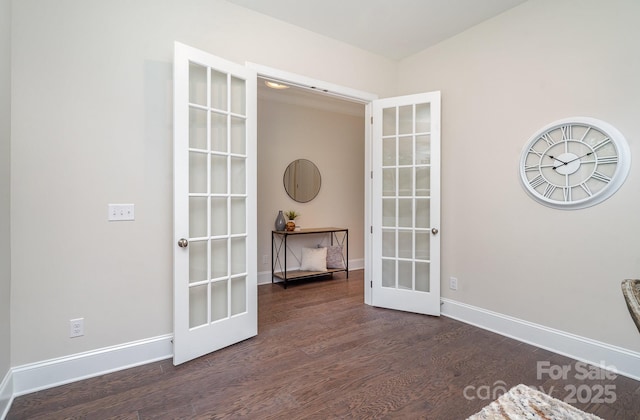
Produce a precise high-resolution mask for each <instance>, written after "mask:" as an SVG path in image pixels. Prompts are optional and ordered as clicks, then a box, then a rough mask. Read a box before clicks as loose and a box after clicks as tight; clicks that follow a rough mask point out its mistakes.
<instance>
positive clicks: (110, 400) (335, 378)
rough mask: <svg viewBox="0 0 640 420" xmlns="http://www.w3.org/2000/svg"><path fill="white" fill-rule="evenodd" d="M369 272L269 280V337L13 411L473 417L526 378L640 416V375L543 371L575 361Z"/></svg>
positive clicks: (603, 412)
mask: <svg viewBox="0 0 640 420" xmlns="http://www.w3.org/2000/svg"><path fill="white" fill-rule="evenodd" d="M363 295H364V275H363V272H362V271H352V272H351V273H350V276H349V278H348V279H347V278H346V276H345V275H344V274H343V273H342V274H336V275H334V278H333V279H322V280H300V281H295V282H290V283H289V287H288V288H287V289H284V288H283V287H282V285H279V284H267V285H262V286H260V287H259V288H258V302H259V303H258V306H259V311H258V331H259V333H258V336H257V337H254V338H251V339H249V340H245V341H243V342H240V343H237V344H235V345H233V346H230V347H227V348H224V349H222V350H219V351H217V352H214V353H211V354H208V355H206V356H203V357H200V358H198V359H196V360H194V361H191V362H188V363H185V364H183V365H180V366H173V364H172V362H171V360H164V361H160V362H156V363H151V364H149V365H145V366H140V367H136V368H132V369H127V370H124V371H120V372H115V373H112V374H109V375H102V376H99V377H96V378H91V379H87V380H84V381H80V382H76V383H72V384H68V385H64V386H60V387H56V388H52V389H49V390H44V391H40V392H35V393H33V394H29V395H24V396H20V397H17V398H16V399H15V400H14V402H13V405H12V407H11V409H10V411H9V413H8V416H7V419H11V420H13V419H66V418H69V419H75V418H78V419H80V418H82V419H100V420H101V419H123V420H130V419H174V418H175V419H235V418H239V417H244V418H250V419H278V420H280V419H301V418H304V419H331V418H357V419H365V418H390V419H397V418H400V419H438V420H441V419H442V420H448V419H464V418H466V417H468V416H470V415H471V414H473V413H475V412H477V411H479V410H480V409H482V407H484V406H485V405H487V404H489V403H490V402H491V401H492V400H493V397H497V396H499V392H500V391H501V390H502V391H506V390H507V389H509V388H511V387H512V386H515V385H517V384H519V383H525V384H527V385H530V386H534V387H538V388H542V390H543V391H548V390H552V391H553V396H554V397H556V398H559V399H563V398H567V397H568V395H569V392H568V391H567V390H570V389H571V387H578V386H581V385H582V386H585V385H587V386H589V387H597V386H604V385H609V386H615V396H616V401H614V402H612V403H607V404H602V403H591V402H590V401H582V402H577V403H576V404H574V405H575V406H576V407H578V408H580V409H582V410H585V411H587V412H591V413H595V414H597V415H600V416H601V417H603V418H606V419H616V420H618V419H621V420H625V419H634V420H638V419H640V415H639V413H640V383H639V382H637V381H634V380H631V379H629V378H625V377H622V376H618V377H617V378H615V379H613V380H608V379H607V380H594V381H587V382H585V381H579V380H577V379H576V378H575V377H573V376H571V375H569V376H568V377H566V378H561V379H552V378H549V377H548V376H545V377H541V378H538V375H537V369H538V368H537V364H538V362H540V361H543V362H548V363H549V364H552V365H559V366H561V365H572V366H574V365H575V363H576V361H575V360H571V359H569V358H566V357H564V356H560V355H558V354H555V353H552V352H549V351H547V350H544V349H540V348H537V347H534V346H531V345H528V344H524V343H521V342H518V341H514V340H511V339H509V338H505V337H503V336H500V335H498V334H495V333H492V332H489V331H485V330H481V329H478V328H476V327H473V326H471V325H468V324H464V323H461V322H458V321H455V320H453V319H450V318H446V317H430V316H424V315H418V314H412V313H404V312H398V311H392V310H387V309H381V308H375V307H371V306H367V305H364V303H363Z"/></svg>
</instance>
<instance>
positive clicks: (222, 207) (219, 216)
mask: <svg viewBox="0 0 640 420" xmlns="http://www.w3.org/2000/svg"><path fill="white" fill-rule="evenodd" d="M226 234H227V198H226V197H212V198H211V236H221V235H226Z"/></svg>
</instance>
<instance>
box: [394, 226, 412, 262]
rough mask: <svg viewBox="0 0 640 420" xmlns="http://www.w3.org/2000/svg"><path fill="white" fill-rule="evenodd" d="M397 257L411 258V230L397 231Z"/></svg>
mask: <svg viewBox="0 0 640 420" xmlns="http://www.w3.org/2000/svg"><path fill="white" fill-rule="evenodd" d="M398 257H399V258H412V257H413V231H411V230H400V231H398Z"/></svg>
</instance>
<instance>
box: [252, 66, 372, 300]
mask: <svg viewBox="0 0 640 420" xmlns="http://www.w3.org/2000/svg"><path fill="white" fill-rule="evenodd" d="M245 65H246V66H247V67H248V68H250V69H253V70H255V71H256V73H258V77H262V78H265V79H270V80H272V81H274V82H282V83H285V84H288V85H293V86H296V87H301V88H304V89H308V90H309V91H312V92H317V93H318V94H320V95H326V96H331V97H334V98H339V99H344V100H347V101H351V102H356V103H360V104H364V105H365V134H364V136H365V138H364V154H365V162H364V174H362V176H364V179H365V181H364V201H365V206H364V233H365V237H364V284H365V287H364V303H366V304H367V305H371V301H372V300H371V290H372V289H371V248H372V246H371V240H372V237H371V226H372V224H371V214H372V211H371V210H372V209H371V206H372V204H373V203H372V201H371V171H372V167H371V162H372V154H371V153H372V147H371V142H372V137H371V136H372V130H371V124H370V123H368V121H371V118H372V105H371V102H372V101H374V100H376V99H378V95H376V94H374V93H369V92H364V91H360V90H356V89H351V88H348V87H345V86H340V85H336V84H333V83H329V82H325V81H323V80H318V79H313V78H311V77H307V76H302V75H299V74H295V73H290V72H287V71H283V70H278V69H274V68H272V67H267V66H263V65H261V64H255V63H251V62H246V63H245Z"/></svg>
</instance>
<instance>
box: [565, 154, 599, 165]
mask: <svg viewBox="0 0 640 420" xmlns="http://www.w3.org/2000/svg"><path fill="white" fill-rule="evenodd" d="M592 154H593V152H589V153H585V154H584V155H582V156H578V157H577V158H575V159H571V160H570V161H569V162H567V163H571V162H573V161H574V160H578V159H582V158H583V157H585V156H589V155H592ZM567 163H565V165H566V164H567Z"/></svg>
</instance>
